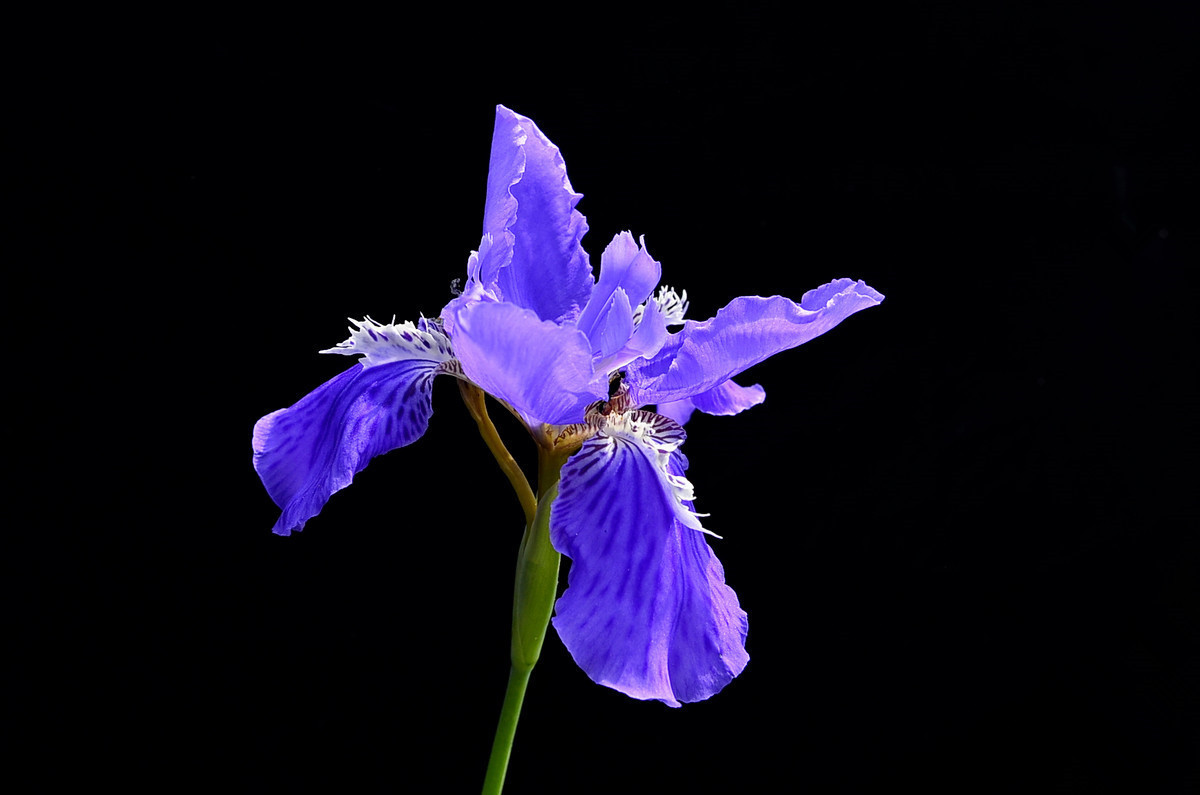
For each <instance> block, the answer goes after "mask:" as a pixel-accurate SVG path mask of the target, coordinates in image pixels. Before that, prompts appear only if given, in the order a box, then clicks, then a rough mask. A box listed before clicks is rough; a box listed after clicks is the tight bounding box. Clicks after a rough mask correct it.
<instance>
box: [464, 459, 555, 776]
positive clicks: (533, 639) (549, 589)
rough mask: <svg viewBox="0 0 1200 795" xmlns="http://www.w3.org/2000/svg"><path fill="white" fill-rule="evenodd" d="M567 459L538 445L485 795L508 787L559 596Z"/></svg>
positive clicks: (518, 562)
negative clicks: (559, 501) (557, 522)
mask: <svg viewBox="0 0 1200 795" xmlns="http://www.w3.org/2000/svg"><path fill="white" fill-rule="evenodd" d="M564 461H566V455H565V454H564V453H563V452H562V451H556V450H553V449H548V448H546V447H541V446H539V447H538V500H537V510H536V511H535V512H534V516H533V520H532V521H531V522H529V524H528V525H526V528H525V536H524V537H523V538H522V539H521V549H520V552H519V553H518V554H517V581H516V587H515V588H514V589H513V624H512V647H511V657H512V669H511V670H510V672H509V675H508V687H507V689H506V690H505V691H504V705H503V706H502V707H501V708H500V722H499V724H498V725H497V726H496V737H495V739H494V740H493V742H492V755H491V758H490V759H488V768H487V776H486V777H485V778H484V782H483V795H499V794H500V792H501V790H503V788H504V776H505V773H507V771H508V759H509V756H511V755H512V745H513V738H514V737H515V736H516V733H517V720H518V719H519V718H520V716H521V704H522V702H523V701H524V700H525V689H526V687H527V686H528V685H529V676H530V674H531V673H532V672H533V666H534V665H536V664H537V661H538V657H539V656H540V655H541V653H542V642H543V641H544V640H545V639H546V630H547V628H548V627H549V625H550V614H551V613H552V612H553V610H554V597H555V596H556V594H557V592H558V564H559V560H560V557H561V556H560V555H559V554H558V552H556V551H555V550H554V547H553V546H552V545H551V544H550V504H551V503H552V502H554V498H555V496H557V495H558V479H559V475H560V472H561V470H562V465H563V462H564Z"/></svg>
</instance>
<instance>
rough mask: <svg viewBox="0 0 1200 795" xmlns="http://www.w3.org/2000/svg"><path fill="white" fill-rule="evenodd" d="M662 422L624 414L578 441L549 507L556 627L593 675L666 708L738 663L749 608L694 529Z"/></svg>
mask: <svg viewBox="0 0 1200 795" xmlns="http://www.w3.org/2000/svg"><path fill="white" fill-rule="evenodd" d="M682 440H683V430H682V429H681V428H680V427H679V426H678V425H676V424H675V423H674V422H672V421H671V420H670V419H667V418H666V417H661V416H659V415H656V414H651V413H649V412H630V413H629V414H626V415H622V416H619V417H613V418H610V419H609V424H608V425H607V426H606V427H605V428H604V429H603V430H602V431H601V433H600V434H598V435H597V436H594V437H593V438H591V439H589V440H588V441H586V442H584V444H583V447H582V448H581V449H580V451H579V452H578V453H576V454H575V455H574V456H572V457H571V458H570V459H568V460H567V463H566V465H564V467H563V470H562V480H561V482H560V485H559V493H558V497H557V498H556V500H555V502H554V505H553V507H552V509H551V513H550V538H551V541H552V543H553V544H554V547H555V549H557V550H558V551H559V552H561V553H563V554H564V555H567V556H568V557H570V558H571V561H572V562H571V568H570V573H569V575H568V587H567V590H566V591H565V592H564V593H563V595H562V597H561V598H560V599H559V600H558V602H557V604H556V605H555V612H556V616H555V618H554V621H553V623H554V627H555V629H556V630H557V631H558V634H559V636H560V637H561V638H562V640H563V643H564V644H565V645H566V647H567V649H568V650H569V651H570V652H571V656H572V657H574V658H575V662H576V663H578V664H579V666H580V667H581V668H582V669H583V670H584V671H585V672H586V673H587V675H588V676H589V677H591V678H592V680H593V681H595V682H597V683H599V684H602V685H606V686H608V687H611V688H614V689H616V690H619V691H621V692H622V693H625V694H627V695H630V696H632V697H634V698H639V699H658V700H660V701H662V702H664V703H666V704H668V705H669V706H672V707H678V706H680V703H681V702H687V701H701V700H703V699H706V698H708V697H709V696H711V695H713V694H714V693H716V692H717V691H719V690H720V689H721V688H723V687H724V686H725V685H726V684H728V683H729V682H730V681H731V680H732V679H733V677H735V676H737V675H738V674H739V673H741V671H742V669H743V668H745V666H746V662H747V661H748V660H749V655H747V654H746V650H745V640H746V631H747V623H746V614H745V612H744V611H743V610H742V609H741V607H740V606H739V604H738V599H737V595H736V594H735V593H734V592H733V589H731V588H730V587H729V586H727V585H726V584H725V574H724V570H723V569H722V567H721V564H720V562H719V561H718V560H717V558H716V556H715V555H714V554H713V553H712V550H711V549H710V548H709V546H708V544H707V543H706V541H705V539H704V536H703V533H702V532H701V531H700V530H699V529H698V528H699V520H698V519H697V518H696V516H695V514H694V513H692V511H691V504H690V499H691V488H690V484H688V483H687V481H686V480H685V479H684V478H683V466H684V464H683V460H684V459H683V457H682V455H680V454H679V453H678V452H677V451H676V449H675V448H676V447H677V446H678V444H679V443H680V442H681V441H682Z"/></svg>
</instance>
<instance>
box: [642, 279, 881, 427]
mask: <svg viewBox="0 0 1200 795" xmlns="http://www.w3.org/2000/svg"><path fill="white" fill-rule="evenodd" d="M882 300H883V295H881V294H880V293H879V292H878V291H876V290H874V289H873V288H871V287H868V286H867V285H866V284H865V283H864V282H862V281H858V282H855V281H854V280H852V279H838V280H836V281H833V282H830V283H829V284H826V285H823V286H821V287H818V288H816V289H815V290H809V291H808V292H807V293H805V294H804V296H803V297H802V298H801V299H800V303H799V304H797V303H795V302H793V301H791V300H789V299H787V298H783V297H781V296H775V297H773V298H760V297H757V296H744V297H742V298H735V299H734V300H733V301H730V302H729V304H728V305H726V306H725V307H724V308H723V309H721V310H720V311H719V312H717V314H716V317H713V318H712V319H710V320H706V321H704V322H703V323H697V322H695V321H691V320H689V321H687V322H686V323H685V324H684V327H683V329H682V330H681V331H680V332H679V333H677V334H675V335H673V336H672V337H671V338H670V339H669V340H668V341H667V343H666V345H664V346H663V348H662V350H660V351H659V352H658V353H657V354H656V355H655V356H653V357H652V358H650V359H649V360H637V361H634V362H632V363H631V364H630V367H629V372H628V373H627V374H626V375H627V377H626V382H627V383H628V384H629V387H630V395H631V396H632V398H633V400H634V401H635V402H636V403H637V404H639V405H645V404H650V403H655V404H662V403H671V402H674V401H677V400H682V399H683V398H689V397H694V396H696V395H699V394H700V393H702V392H707V391H709V390H710V389H712V388H713V387H715V386H717V385H719V384H721V383H723V382H725V381H727V380H729V379H730V378H731V377H733V376H735V375H737V374H738V373H740V372H742V371H743V370H745V369H747V368H748V367H751V366H753V365H755V364H757V363H759V362H761V361H763V360H764V359H767V358H769V357H771V356H773V355H775V354H776V353H779V352H780V351H784V350H787V349H788V348H794V347H796V346H797V345H800V344H802V343H805V342H808V341H809V340H811V339H813V338H815V337H818V336H820V335H821V334H824V333H825V332H826V331H829V330H830V329H831V328H833V327H834V326H836V325H837V324H838V323H840V322H842V320H844V319H845V318H847V317H849V316H850V315H852V314H854V313H855V312H858V311H860V310H863V309H866V308H868V307H871V306H875V305H877V304H878V303H879V302H880V301H882Z"/></svg>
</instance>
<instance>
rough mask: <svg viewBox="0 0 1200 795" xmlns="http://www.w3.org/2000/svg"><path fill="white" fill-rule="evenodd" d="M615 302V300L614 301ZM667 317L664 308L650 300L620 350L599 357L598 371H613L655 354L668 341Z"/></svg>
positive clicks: (597, 362)
mask: <svg viewBox="0 0 1200 795" xmlns="http://www.w3.org/2000/svg"><path fill="white" fill-rule="evenodd" d="M614 303H615V302H614ZM669 337H670V334H668V333H667V317H666V314H664V312H663V308H662V307H661V306H660V305H659V304H657V303H655V302H654V301H650V302H649V303H648V304H646V307H645V311H643V312H642V317H641V320H640V321H639V322H638V325H637V328H636V329H634V332H633V335H632V336H631V337H630V338H629V341H628V342H626V343H625V344H624V345H623V346H622V347H621V348H620V349H619V350H616V351H613V352H612V353H610V354H608V355H607V356H604V357H602V358H598V359H597V360H596V372H602V373H611V372H613V371H614V370H619V369H620V368H622V367H624V366H625V365H627V364H629V363H630V362H632V361H633V360H634V359H638V358H642V357H649V356H653V355H654V354H655V353H657V352H658V350H659V349H660V348H661V347H662V346H663V343H665V342H666V341H667V339H668V338H669Z"/></svg>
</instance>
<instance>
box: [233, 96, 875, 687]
mask: <svg viewBox="0 0 1200 795" xmlns="http://www.w3.org/2000/svg"><path fill="white" fill-rule="evenodd" d="M580 198H581V195H580V194H578V193H575V192H574V191H573V190H572V188H571V184H570V182H569V181H568V179H567V173H566V167H565V164H564V162H563V159H562V156H561V154H560V153H559V150H558V148H557V147H555V146H554V145H553V144H552V143H551V142H550V141H549V140H548V139H547V138H546V137H545V136H544V135H543V134H542V133H541V131H540V130H539V129H538V128H537V127H536V126H535V125H534V123H533V122H532V121H530V120H529V119H527V118H525V117H523V116H520V115H518V114H516V113H514V112H513V111H511V110H509V109H508V108H505V107H503V106H499V107H498V108H497V112H496V124H495V130H494V133H493V138H492V150H491V166H490V170H489V174H488V183H487V200H486V205H485V208H484V220H483V238H482V240H481V242H480V244H479V250H478V251H476V252H472V254H471V256H470V259H469V261H468V264H467V272H468V278H467V283H466V285H465V287H464V289H463V291H462V292H461V293H460V294H459V295H457V296H456V297H455V298H454V299H453V300H451V301H450V302H449V303H448V304H447V305H446V307H445V308H444V309H443V310H442V312H441V315H440V317H439V318H437V319H433V320H430V319H422V320H420V321H419V322H417V323H411V322H409V323H394V322H393V323H387V324H381V323H377V322H375V321H373V320H371V319H370V318H367V319H365V320H363V321H361V322H355V327H354V328H353V329H352V333H351V336H350V338H349V339H348V340H346V341H345V342H343V343H341V344H340V345H338V346H337V347H335V348H333V349H330V350H329V351H326V352H328V353H341V354H350V355H357V356H359V357H361V358H360V359H359V360H358V362H357V363H355V364H354V365H353V366H351V367H350V368H349V369H348V370H346V371H345V372H343V373H342V374H341V375H338V376H336V377H335V378H333V379H331V380H330V381H328V382H326V383H325V384H323V385H321V386H320V387H318V388H317V389H316V390H315V391H313V392H312V393H311V394H309V395H307V396H306V397H304V398H303V399H301V400H300V401H299V402H298V403H296V404H295V405H294V406H291V407H290V408H286V409H281V410H279V411H276V412H274V413H272V414H268V415H267V416H265V417H263V418H262V419H261V420H259V422H258V424H257V425H256V426H255V428H254V466H255V468H256V470H257V471H258V473H259V476H260V477H261V478H262V481H263V484H264V485H265V486H266V489H267V492H268V493H269V494H270V496H271V497H272V499H274V501H275V502H276V503H277V504H278V505H279V506H280V508H281V509H282V514H281V516H280V517H279V521H278V522H276V524H275V528H274V531H275V532H276V533H279V534H281V535H288V534H289V533H291V532H292V531H294V530H300V529H301V528H302V527H303V526H304V523H305V522H306V521H307V520H308V519H310V518H312V517H314V516H316V515H317V513H318V512H319V511H320V510H321V508H322V507H323V506H324V504H325V502H326V501H327V500H328V499H329V497H330V496H331V495H332V494H333V493H334V492H335V491H338V490H339V489H342V488H344V487H345V486H347V485H349V484H350V481H351V479H352V478H353V477H354V475H355V473H357V472H359V471H361V470H362V469H363V468H364V467H365V466H366V465H367V462H368V461H369V460H370V459H371V458H372V457H373V456H376V455H379V454H381V453H385V452H387V451H389V450H393V449H396V448H398V447H403V446H405V445H407V444H410V443H412V442H414V441H416V440H417V439H418V438H420V436H421V435H422V434H423V433H424V432H425V429H426V427H427V426H428V423H429V417H430V415H431V413H432V401H431V395H432V388H433V381H434V379H435V377H436V376H438V375H449V376H452V377H455V378H459V379H463V380H467V381H469V382H471V383H473V384H475V385H477V386H478V387H480V388H482V389H483V390H484V391H485V392H487V393H488V394H490V395H491V396H492V397H493V398H495V399H496V400H498V401H501V402H502V403H504V404H505V405H507V407H508V408H509V409H511V410H512V412H513V413H514V414H516V415H517V416H518V417H520V418H521V419H522V420H523V421H524V423H525V424H526V426H527V427H528V428H529V430H530V432H531V434H533V436H534V438H535V440H538V441H539V444H543V445H547V444H549V445H564V446H572V447H573V448H575V449H576V450H577V451H576V452H574V453H573V454H572V455H571V456H570V457H569V458H567V460H566V463H565V465H563V468H562V471H561V480H560V483H559V489H558V493H557V496H556V497H555V501H554V502H553V503H552V505H551V513H550V538H551V541H552V543H553V545H554V547H555V549H557V550H558V551H559V552H561V553H562V554H564V555H567V556H568V557H570V558H571V560H572V563H571V568H570V573H569V578H568V587H567V589H566V591H565V592H564V593H563V595H562V596H561V598H560V599H559V600H558V602H557V603H556V605H555V618H554V619H553V624H554V627H555V629H556V630H557V632H558V634H559V637H561V638H562V640H563V642H564V643H565V644H566V646H567V648H568V649H569V650H570V652H571V654H572V656H573V657H574V658H575V660H576V662H577V663H578V664H579V665H580V667H581V668H583V670H584V671H585V672H586V673H587V674H588V676H590V677H591V678H592V679H593V680H594V681H596V682H598V683H600V684H603V685H607V686H609V687H612V688H615V689H617V690H619V691H621V692H624V693H627V694H628V695H630V696H633V697H634V698H639V699H658V700H660V701H663V702H664V703H666V704H669V705H671V706H679V704H680V702H685V701H697V700H701V699H705V698H708V697H709V696H711V695H712V694H714V693H716V692H717V691H719V690H720V689H721V688H722V687H724V686H725V685H726V684H727V683H728V682H729V681H730V680H731V679H733V677H735V676H737V675H738V674H739V673H740V672H741V671H742V669H743V668H744V667H745V665H746V662H747V660H748V659H749V657H748V655H747V654H746V650H745V638H746V631H747V623H746V613H745V612H744V611H743V610H742V609H741V607H740V606H739V604H738V599H737V595H736V594H735V593H734V591H733V590H732V589H731V588H730V587H729V586H728V585H726V584H725V575H724V571H723V569H722V567H721V564H720V562H719V561H718V560H717V558H716V556H715V555H714V554H713V552H712V550H711V548H710V547H709V545H708V543H707V541H706V539H705V538H704V534H706V533H707V532H708V531H707V530H705V528H704V527H703V526H702V524H701V522H700V517H701V515H699V514H697V513H696V512H695V510H694V509H693V505H692V500H693V491H692V486H691V484H690V483H689V482H688V480H687V478H686V476H685V474H684V472H685V470H686V468H687V460H686V458H685V457H684V455H683V454H682V453H681V452H680V450H679V447H680V445H681V444H682V443H683V441H684V439H685V438H686V434H685V433H684V430H683V425H684V423H686V422H687V420H688V418H689V417H690V416H691V414H692V412H693V411H701V412H705V413H709V414H721V415H727V414H736V413H738V412H741V411H743V410H745V409H747V408H750V407H751V406H754V405H757V404H759V403H761V402H762V401H763V398H764V391H763V389H762V387H761V386H758V385H754V386H742V385H739V384H737V383H735V382H734V381H733V380H732V379H733V377H734V376H736V375H738V374H739V373H741V372H742V371H744V370H746V369H747V368H749V367H751V366H752V365H754V364H756V363H758V362H761V361H763V360H764V359H766V358H768V357H770V356H772V355H774V354H776V353H779V352H780V351H783V350H786V349H788V348H793V347H795V346H797V345H800V344H802V343H804V342H807V341H808V340H811V339H813V338H814V337H816V336H818V335H820V334H823V333H825V332H826V331H828V330H829V329H831V328H833V327H834V326H835V325H837V324H838V323H839V322H841V321H842V319H843V318H846V317H848V316H849V315H851V314H853V313H855V312H858V311H859V310H861V309H866V308H867V307H870V306H875V305H876V304H878V303H879V302H880V301H881V300H883V296H882V295H881V294H880V293H878V292H877V291H876V290H874V289H872V288H871V287H868V286H867V285H866V284H864V283H863V282H861V281H854V280H851V279H838V280H836V281H833V282H830V283H829V284H826V285H824V286H822V287H818V288H816V289H814V290H810V291H809V292H807V293H805V294H804V296H803V297H802V298H801V299H800V302H799V303H795V302H793V301H791V300H789V299H787V298H783V297H780V296H775V297H773V298H759V297H742V298H737V299H734V300H733V301H731V302H730V303H729V304H728V305H727V306H725V307H724V308H723V309H721V310H720V311H719V312H717V314H716V316H715V317H713V318H711V319H709V320H706V321H703V322H697V321H694V320H690V319H687V318H686V317H685V313H686V310H687V301H686V293H676V292H675V291H674V290H672V289H670V288H667V287H660V286H659V280H660V277H661V266H660V264H659V263H658V262H657V261H655V260H654V259H653V258H652V257H651V256H650V254H649V253H648V252H647V250H646V248H645V245H644V243H643V242H642V241H639V240H635V239H634V237H633V235H631V234H630V233H628V232H623V233H621V234H618V235H617V236H616V237H614V238H613V240H612V241H611V242H610V243H609V244H608V246H607V247H606V248H605V249H604V251H603V253H602V254H601V256H600V273H599V278H598V279H595V278H594V277H593V273H592V267H591V264H590V262H589V259H588V255H587V252H585V251H584V250H583V248H582V246H581V240H582V238H583V236H584V234H585V233H586V232H587V223H586V221H585V219H584V217H583V215H581V214H580V213H579V212H578V211H577V210H576V209H575V206H576V204H577V203H578V202H579V199H580ZM672 329H674V330H672ZM651 405H652V406H654V407H655V409H656V410H655V411H653V412H652V411H649V410H646V409H645V408H644V407H646V406H651Z"/></svg>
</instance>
